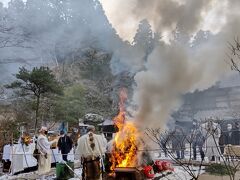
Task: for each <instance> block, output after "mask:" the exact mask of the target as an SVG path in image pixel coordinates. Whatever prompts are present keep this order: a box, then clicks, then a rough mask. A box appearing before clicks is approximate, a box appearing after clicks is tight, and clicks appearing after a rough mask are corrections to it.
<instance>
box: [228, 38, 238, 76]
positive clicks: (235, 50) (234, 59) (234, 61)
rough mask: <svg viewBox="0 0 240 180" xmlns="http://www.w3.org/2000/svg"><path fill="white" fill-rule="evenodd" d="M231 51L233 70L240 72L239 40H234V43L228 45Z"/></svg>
mask: <svg viewBox="0 0 240 180" xmlns="http://www.w3.org/2000/svg"><path fill="white" fill-rule="evenodd" d="M228 44H229V49H230V55H229V59H230V66H231V69H232V70H235V71H238V72H240V68H239V62H240V42H239V39H238V38H235V39H234V42H233V43H228Z"/></svg>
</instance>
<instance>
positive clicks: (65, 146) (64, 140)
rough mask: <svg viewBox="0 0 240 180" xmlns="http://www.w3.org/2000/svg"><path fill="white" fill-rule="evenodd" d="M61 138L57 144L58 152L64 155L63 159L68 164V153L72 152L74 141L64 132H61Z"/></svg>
mask: <svg viewBox="0 0 240 180" xmlns="http://www.w3.org/2000/svg"><path fill="white" fill-rule="evenodd" d="M60 136H61V137H60V138H59V140H58V144H57V146H58V150H59V151H61V153H62V159H63V160H64V161H66V162H67V161H68V159H67V156H68V153H69V152H70V151H71V150H72V147H73V141H72V139H71V138H70V137H69V136H67V134H65V132H64V131H60Z"/></svg>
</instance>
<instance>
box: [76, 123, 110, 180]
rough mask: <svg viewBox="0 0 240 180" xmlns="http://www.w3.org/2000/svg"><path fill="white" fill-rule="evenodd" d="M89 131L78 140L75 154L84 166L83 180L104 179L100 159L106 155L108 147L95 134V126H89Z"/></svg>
mask: <svg viewBox="0 0 240 180" xmlns="http://www.w3.org/2000/svg"><path fill="white" fill-rule="evenodd" d="M87 130H88V133H87V134H85V135H83V136H81V137H80V138H79V139H78V146H77V149H76V152H75V153H76V157H78V158H79V159H81V161H82V164H83V175H82V176H83V180H85V179H86V180H99V179H101V178H102V177H101V168H100V159H101V157H102V156H103V155H104V154H105V151H106V146H105V145H104V142H103V138H102V136H101V135H97V134H95V133H94V132H95V128H94V126H89V127H88V128H87Z"/></svg>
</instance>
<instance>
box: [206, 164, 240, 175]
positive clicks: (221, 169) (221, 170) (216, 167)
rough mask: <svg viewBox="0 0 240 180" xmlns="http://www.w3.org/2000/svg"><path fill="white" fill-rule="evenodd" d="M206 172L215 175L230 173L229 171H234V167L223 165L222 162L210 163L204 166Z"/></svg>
mask: <svg viewBox="0 0 240 180" xmlns="http://www.w3.org/2000/svg"><path fill="white" fill-rule="evenodd" d="M206 172H208V173H210V174H213V175H217V176H224V175H230V174H231V173H235V172H236V169H234V168H233V167H232V166H225V165H222V164H211V165H210V166H207V167H206Z"/></svg>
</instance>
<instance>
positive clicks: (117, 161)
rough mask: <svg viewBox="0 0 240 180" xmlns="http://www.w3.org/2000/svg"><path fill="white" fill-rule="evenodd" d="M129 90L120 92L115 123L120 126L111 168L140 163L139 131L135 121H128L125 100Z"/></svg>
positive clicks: (115, 138) (116, 136)
mask: <svg viewBox="0 0 240 180" xmlns="http://www.w3.org/2000/svg"><path fill="white" fill-rule="evenodd" d="M126 100H127V91H126V89H122V90H121V92H120V102H119V114H118V115H117V116H116V117H115V118H114V123H115V125H116V126H117V128H118V132H117V133H116V135H115V137H114V139H113V144H112V152H111V158H110V162H111V163H112V166H111V170H114V169H115V168H116V167H136V166H137V163H138V159H137V151H138V147H139V143H138V142H139V135H140V134H139V131H138V129H137V128H136V126H135V124H134V122H132V121H128V120H127V118H126V112H125V107H124V104H125V101H126Z"/></svg>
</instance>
